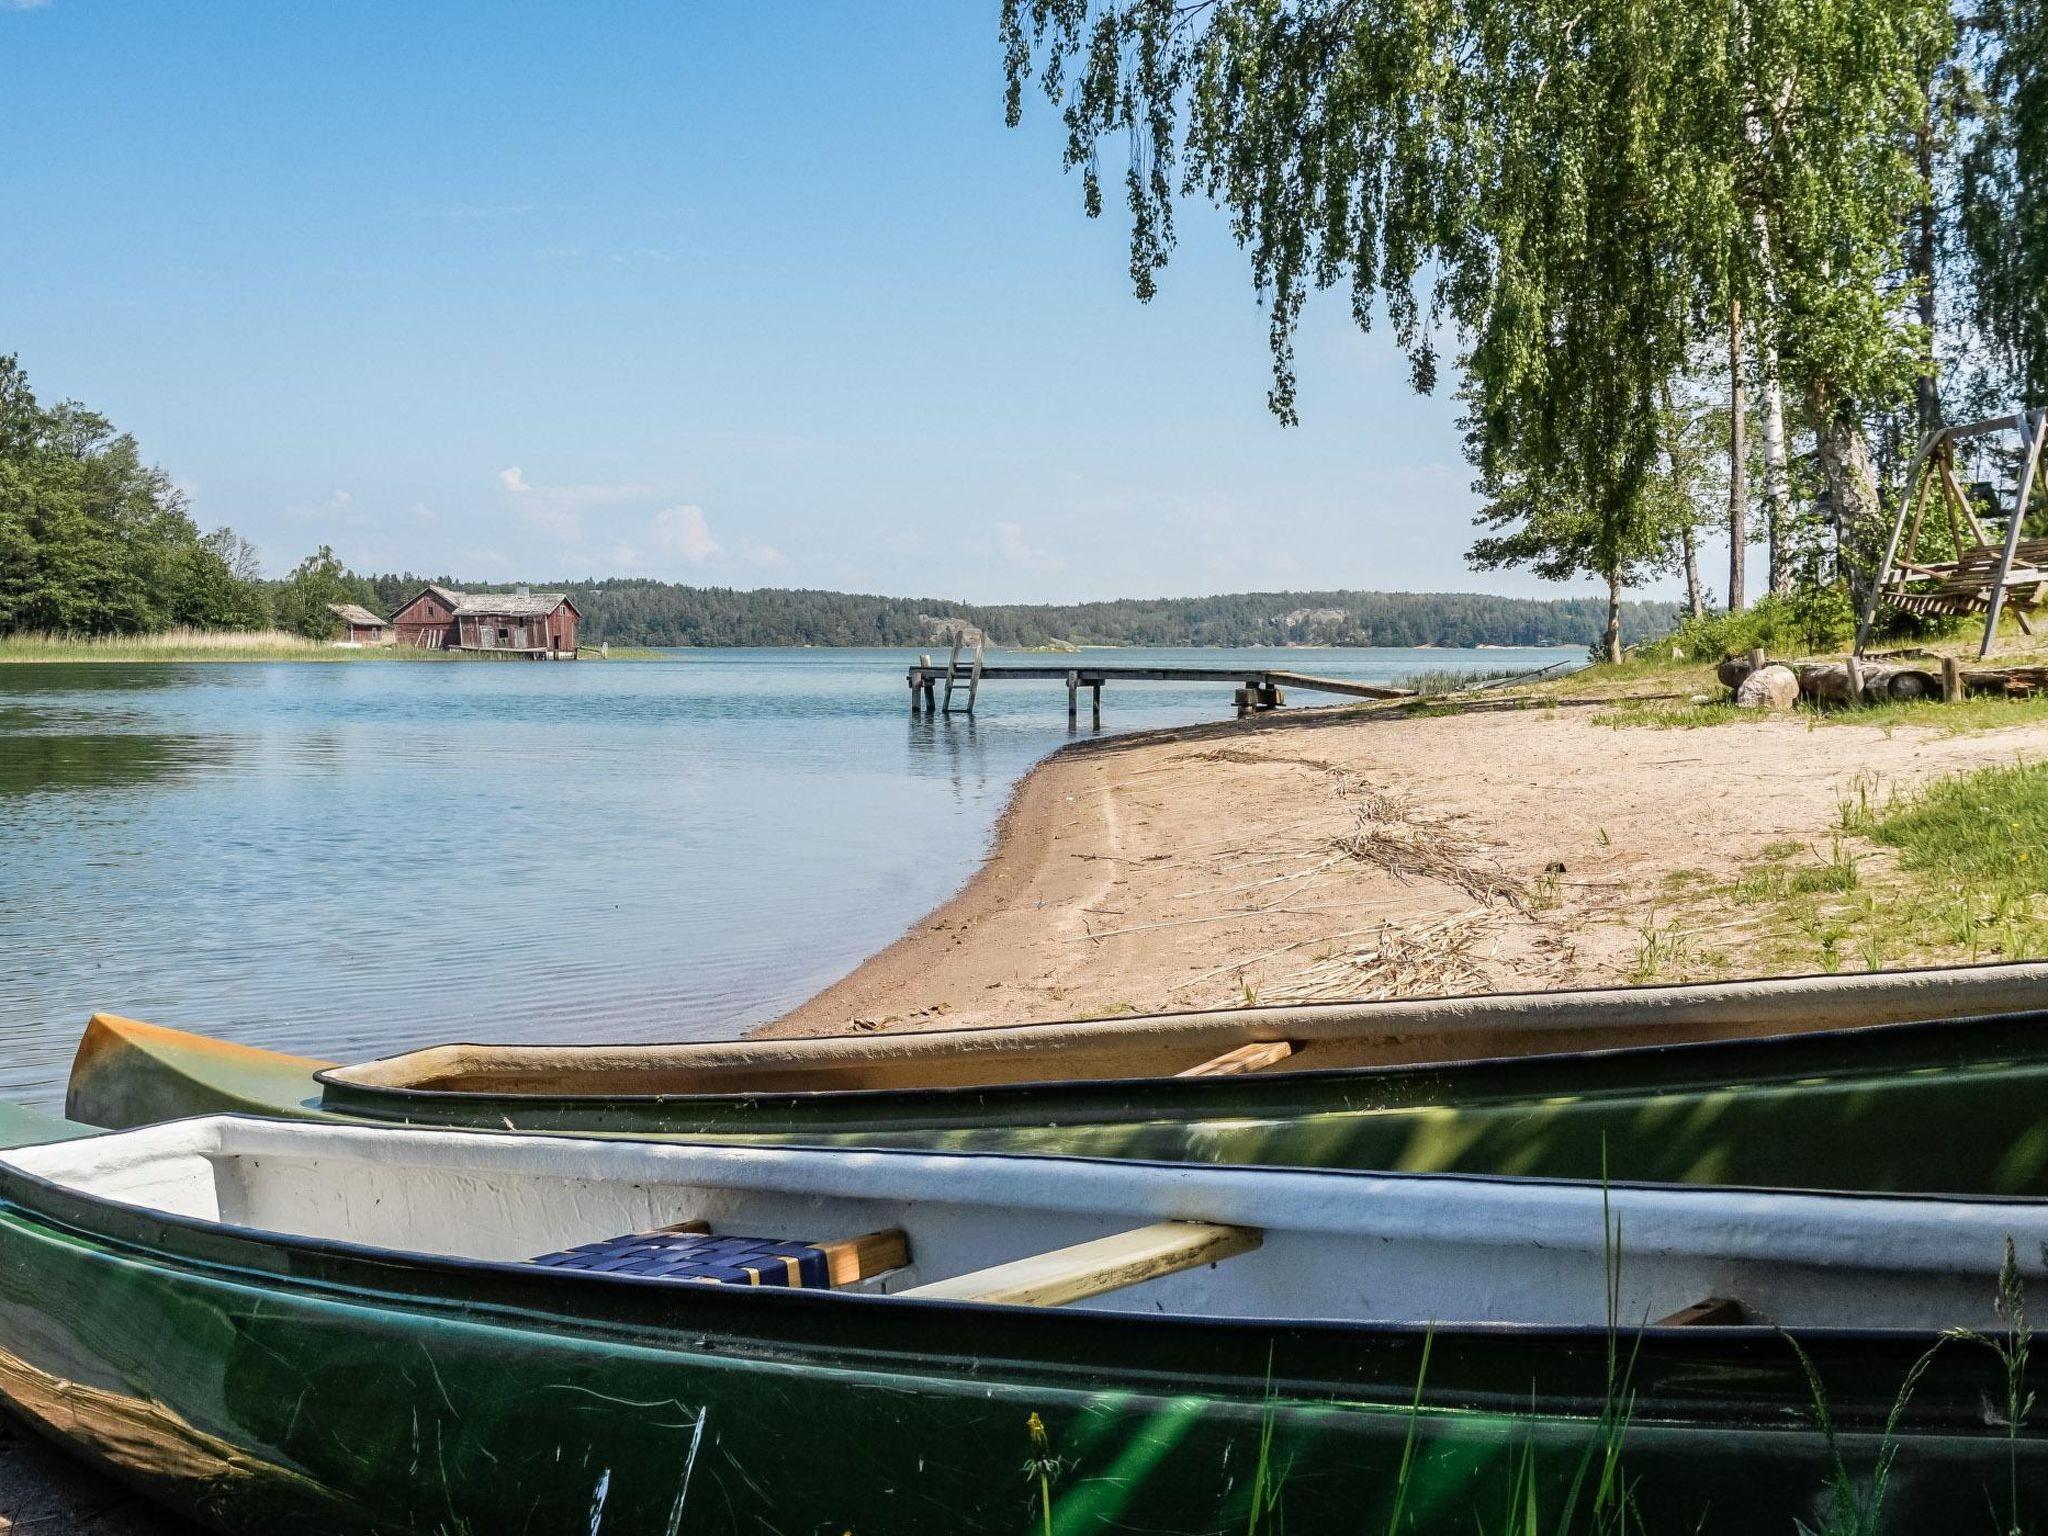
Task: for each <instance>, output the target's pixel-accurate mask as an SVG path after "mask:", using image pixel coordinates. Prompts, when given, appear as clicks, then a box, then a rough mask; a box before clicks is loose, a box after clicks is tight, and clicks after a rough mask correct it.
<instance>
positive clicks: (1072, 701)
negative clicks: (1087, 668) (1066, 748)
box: [1067, 672, 1081, 725]
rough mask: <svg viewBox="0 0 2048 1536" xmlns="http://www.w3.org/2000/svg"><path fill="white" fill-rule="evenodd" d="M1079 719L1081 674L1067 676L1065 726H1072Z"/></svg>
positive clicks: (1070, 673) (1071, 673)
mask: <svg viewBox="0 0 2048 1536" xmlns="http://www.w3.org/2000/svg"><path fill="white" fill-rule="evenodd" d="M1080 718H1081V674H1080V673H1078V672H1069V673H1068V674H1067V724H1069V725H1072V724H1073V723H1074V722H1075V721H1077V720H1079V719H1080Z"/></svg>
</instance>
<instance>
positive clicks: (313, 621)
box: [271, 544, 359, 640]
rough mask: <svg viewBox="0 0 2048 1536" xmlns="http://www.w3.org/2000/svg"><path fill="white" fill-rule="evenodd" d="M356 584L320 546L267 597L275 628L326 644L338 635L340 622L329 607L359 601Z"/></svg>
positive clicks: (344, 567) (327, 550) (343, 567)
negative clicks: (322, 641) (273, 614)
mask: <svg viewBox="0 0 2048 1536" xmlns="http://www.w3.org/2000/svg"><path fill="white" fill-rule="evenodd" d="M358 589H359V583H358V582H357V581H356V579H355V577H353V576H351V575H350V574H349V571H348V568H347V567H346V566H344V565H343V564H342V563H341V562H340V561H339V560H337V559H336V558H335V556H334V551H333V550H331V549H329V548H328V547H327V546H326V545H325V544H322V545H321V546H320V548H319V549H318V550H316V551H315V552H314V553H312V554H310V555H308V556H306V558H305V559H303V560H301V561H300V562H299V563H298V565H297V566H296V567H294V568H293V570H292V573H291V575H289V576H287V577H286V578H285V579H284V581H283V583H282V584H281V585H280V586H279V587H278V588H277V590H276V592H275V593H273V594H272V596H271V607H272V609H273V611H275V613H276V614H277V622H278V626H279V628H281V629H288V630H290V631H291V632H292V633H293V634H297V635H304V636H306V637H307V638H308V639H309V640H330V639H332V638H333V637H334V636H335V635H337V634H338V633H340V631H341V621H340V620H339V619H337V618H336V617H335V616H334V614H333V612H332V610H331V609H330V608H329V607H328V605H329V604H330V603H353V602H357V601H359V598H358V597H357V592H358Z"/></svg>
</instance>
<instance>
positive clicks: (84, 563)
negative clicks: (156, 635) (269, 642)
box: [0, 357, 270, 635]
mask: <svg viewBox="0 0 2048 1536" xmlns="http://www.w3.org/2000/svg"><path fill="white" fill-rule="evenodd" d="M221 537H222V536H221V535H215V536H214V537H213V538H211V539H202V538H201V537H200V535H199V530H198V528H197V527H195V526H194V524H193V522H192V519H191V517H190V516H188V515H187V513H186V510H185V499H184V497H183V496H182V495H181V494H180V493H179V491H178V490H177V488H176V487H175V486H173V485H172V484H171V482H170V479H169V477H168V476H167V475H165V474H164V472H163V471H162V470H160V469H156V468H153V467H151V466H150V465H147V464H145V463H143V461H142V457H141V454H140V452H139V451H138V450H137V448H136V446H135V440H134V439H133V438H131V437H127V436H124V435H121V434H118V433H116V432H115V431H114V429H113V427H112V425H111V424H110V423H109V422H108V421H107V420H106V418H105V417H103V416H99V415H96V414H95V413H93V412H91V411H88V410H86V409H85V408H84V407H83V406H81V405H77V404H75V403H73V402H69V401H66V402H63V403H61V404H58V405H55V406H47V407H46V406H43V405H41V404H40V403H39V402H38V401H37V400H36V397H35V394H34V392H33V391H32V390H31V389H30V388H29V384H28V378H27V375H26V374H25V373H23V371H22V369H21V366H20V364H19V363H18V362H17V361H16V360H15V359H14V358H13V357H0V635H7V634H12V633H15V632H18V631H45V632H51V633H62V634H79V635H108V634H141V633H151V632H155V631H158V630H163V629H166V628H168V627H169V626H171V625H174V624H184V625H194V626H203V627H208V628H224V629H253V628H260V627H262V626H264V625H267V624H268V623H269V621H270V614H269V606H268V604H267V603H266V602H265V600H264V595H263V593H262V590H261V589H260V588H259V587H258V586H257V585H256V583H255V582H254V581H253V580H251V579H250V577H249V576H248V575H247V574H246V573H244V572H241V571H238V570H237V569H236V567H235V566H234V564H233V563H231V561H230V559H229V558H228V556H227V553H225V552H224V550H225V546H224V545H223V544H222V543H221V542H220V540H221ZM228 537H230V538H231V537H232V536H231V535H229V536H228Z"/></svg>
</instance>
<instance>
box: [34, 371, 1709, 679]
mask: <svg viewBox="0 0 2048 1536" xmlns="http://www.w3.org/2000/svg"><path fill="white" fill-rule="evenodd" d="M429 580H434V581H441V582H445V583H446V584H448V585H450V586H455V587H474V588H475V589H476V590H479V591H489V590H491V589H492V588H494V587H495V588H500V589H502V588H503V587H505V586H506V585H507V584H506V583H504V582H477V583H470V582H465V581H461V580H453V581H450V580H449V578H447V577H445V576H437V577H426V576H420V575H415V574H413V573H411V572H405V573H403V574H388V575H373V576H365V575H360V574H358V573H357V572H354V571H351V570H349V569H348V568H347V567H346V566H344V565H343V564H342V562H341V561H340V560H339V559H337V558H336V557H335V555H334V552H333V551H332V550H330V549H328V548H327V547H326V546H324V545H323V546H322V547H321V548H320V549H318V550H317V551H315V552H314V553H313V554H311V555H308V556H307V557H306V558H305V559H304V560H302V561H300V562H299V564H298V565H297V566H296V567H295V568H294V569H293V570H292V572H291V573H290V575H288V576H286V577H284V578H283V579H281V580H276V579H265V578H264V576H263V575H262V573H261V571H260V570H259V568H258V561H257V552H256V549H255V546H254V545H252V544H251V543H250V542H249V541H248V540H247V539H245V538H242V537H241V536H240V535H238V534H236V533H235V532H234V531H233V530H232V529H229V528H219V529H215V530H214V531H213V532H211V533H204V534H202V533H201V531H200V529H199V525H198V524H197V523H195V522H194V521H193V519H192V516H191V514H190V511H189V509H188V508H187V506H186V499H185V496H184V494H183V493H182V492H181V491H180V490H179V489H178V487H177V486H176V485H175V484H174V483H173V482H172V480H171V478H170V476H169V475H167V474H166V473H164V471H162V470H161V469H157V468H155V467H154V466H152V465H150V464H149V463H147V462H146V461H145V460H144V459H143V457H142V455H141V453H140V451H139V450H138V449H137V447H136V444H135V441H134V439H133V438H131V437H128V436H127V435H126V434H124V433H121V432H119V431H117V430H116V429H115V428H114V427H113V425H112V424H111V423H110V422H108V420H107V419H106V418H105V417H104V416H101V415H99V414H98V413H96V412H93V411H90V410H87V409H86V408H85V407H84V406H82V405H79V404H77V403H75V402H72V401H64V402H61V403H59V404H56V405H48V406H46V405H44V404H42V403H41V402H40V401H38V400H37V399H36V397H35V394H34V392H33V391H32V390H31V389H30V388H29V385H28V379H27V376H26V375H25V374H24V373H23V372H22V370H21V367H20V364H19V363H18V362H17V361H16V360H15V359H14V358H12V357H0V635H7V634H12V633H16V632H19V631H46V632H50V633H56V634H75V635H117V634H147V633H152V632H156V631H160V630H163V629H166V628H168V627H170V626H172V625H189V626H192V627H195V628H200V629H261V628H264V627H266V626H271V625H275V626H278V627H280V628H283V629H288V630H292V631H295V632H297V633H299V634H303V635H308V636H311V637H313V638H316V639H319V638H328V637H331V636H333V635H334V634H335V633H336V632H337V630H338V627H339V626H338V624H337V622H336V620H335V618H334V615H333V613H332V612H331V611H330V607H329V605H330V604H334V603H346V602H357V603H361V604H363V605H364V606H365V607H368V608H372V609H374V610H376V611H377V612H378V613H380V614H383V615H385V616H386V617H388V616H389V615H390V614H391V613H392V612H393V611H394V610H395V609H397V607H398V606H399V605H400V604H401V603H403V602H404V601H405V600H406V599H407V598H408V597H411V596H412V595H413V594H414V593H416V592H417V591H419V589H420V588H421V587H422V586H424V585H426V583H427V582H428V581H429ZM535 585H536V586H537V587H543V588H544V589H546V590H550V591H553V590H567V591H568V592H570V593H571V594H572V595H573V596H574V597H575V600H576V606H577V607H578V608H579V609H581V610H582V613H583V616H584V627H583V638H584V639H585V640H586V641H587V642H589V643H593V644H594V643H597V642H599V641H606V640H609V641H614V642H617V643H619V644H625V645H690V646H737V645H890V646H912V645H915V646H927V645H935V644H936V643H937V642H936V639H935V637H934V633H933V631H934V621H936V620H947V619H952V620H965V621H966V622H967V623H969V624H973V625H975V626H977V627H979V628H980V629H982V630H984V631H985V632H986V633H987V634H988V636H989V638H990V639H991V640H993V641H994V642H995V643H996V644H998V645H1009V646H1029V645H1048V644H1053V643H1056V642H1062V641H1064V642H1071V643H1073V644H1077V645H1285V644H1296V645H1301V644H1317V645H1442V646H1464V645H1585V644H1590V643H1591V642H1592V641H1593V640H1594V638H1595V637H1596V636H1598V634H1599V633H1600V628H1601V624H1602V621H1603V617H1604V604H1603V603H1602V602H1601V601H1600V600H1598V599H1594V598H1561V599H1556V600H1552V601H1540V600H1537V599H1533V598H1521V597H1490V596H1486V595H1484V594H1480V593H1468V592H1435V593H1431V592H1240V593H1233V594H1230V595H1228V596H1223V597H1177V598H1150V599H1125V600H1123V601H1120V602H1113V603H1076V604H1068V605H1050V604H991V605H980V604H970V603H957V602H951V601H947V600H944V599H940V598H899V597H870V596H862V595H858V594H853V593H846V592H813V591H775V590H768V589H764V590H760V591H751V592H743V591H737V590H735V589H733V588H730V587H687V586H678V585H673V584H671V583H668V582H661V581H649V580H645V579H640V578H634V579H627V578H615V579H611V580H606V581H580V582H563V583H536V584H535ZM1626 610H1627V611H1626V621H1627V623H1628V625H1629V626H1630V628H1631V630H1632V631H1633V632H1634V633H1637V634H1662V633H1665V632H1668V631H1669V630H1670V629H1671V628H1672V627H1673V626H1674V625H1675V624H1676V622H1677V618H1678V607H1677V605H1676V604H1674V603H1630V604H1627V605H1626Z"/></svg>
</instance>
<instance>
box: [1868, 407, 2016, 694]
mask: <svg viewBox="0 0 2048 1536" xmlns="http://www.w3.org/2000/svg"><path fill="white" fill-rule="evenodd" d="M1995 432H2017V433H2019V435H2020V442H2021V444H2022V445H2023V446H2024V447H2025V449H2026V467H2025V468H2024V469H2022V470H2021V472H2020V479H2019V485H2018V487H2017V489H2016V490H2015V492H2014V496H2013V506H2012V520H2011V523H2010V525H2009V526H2008V527H2007V528H2006V530H2005V542H2004V544H2003V546H2002V547H2000V548H1997V549H1994V548H1993V546H1992V544H1991V539H1990V536H1989V535H1988V534H1987V532H1986V531H1985V528H1984V525H1983V524H1982V523H1981V522H1979V521H1978V520H1977V514H1976V510H1975V509H1974V508H1973V507H1972V506H1971V505H1970V499H1969V497H1968V496H1967V495H1965V494H1964V492H1963V488H1962V485H1961V484H1960V483H1959V482H1958V481H1957V479H1956V471H1955V445H1956V444H1957V443H1959V442H1963V441H1966V440H1967V439H1970V438H1973V437H1988V436H1990V435H1991V434H1993V433H1995ZM2044 437H2048V410H2020V411H2015V412H2013V413H2012V414H2011V415H2010V416H1992V417H1988V418H1986V419H1985V420H1983V421H1972V422H1966V423H1964V424H1962V425H1959V426H1953V427H1938V428H1936V429H1935V430H1934V431H1932V432H1929V433H1927V434H1926V435H1925V436H1924V437H1922V438H1921V439H1920V446H1919V448H1918V449H1916V450H1915V451H1914V454H1913V462H1912V464H1911V465H1910V466H1909V467H1908V469H1907V471H1906V494H1905V495H1904V496H1902V497H1900V498H1899V511H1898V515H1897V516H1896V517H1895V518H1893V519H1892V533H1891V538H1890V539H1889V540H1888V541H1887V542H1886V544H1885V549H1884V559H1883V561H1881V562H1880V563H1879V565H1878V568H1877V580H1876V581H1874V582H1872V583H1871V587H1870V595H1869V597H1867V598H1866V599H1865V600H1864V604H1863V613H1862V615H1861V616H1860V618H1859V619H1858V620H1857V624H1856V648H1855V651H1854V653H1853V654H1855V655H1857V656H1861V655H1862V654H1863V647H1864V645H1865V643H1866V642H1868V640H1869V639H1870V630H1871V626H1872V625H1873V624H1874V623H1876V621H1877V605H1878V604H1879V603H1880V602H1886V603H1890V604H1891V605H1892V606H1893V607H1896V608H1899V609H1901V610H1902V611H1904V612H1908V613H1926V614H1937V613H1946V614H1955V615H1961V614H1968V613H1973V612H1975V611H1976V609H1977V608H1978V606H1979V605H1982V606H1983V607H1984V609H1985V615H1984V639H1983V643H1982V644H1980V645H1979V646H1978V647H1977V656H1978V659H1979V660H1981V659H1983V658H1984V657H1985V656H1988V655H1989V654H1990V653H1991V646H1992V644H1993V642H1994V641H1995V640H1996V639H1997V638H1998V619H1999V615H2000V614H2001V613H2002V612H2003V611H2004V608H2005V605H2006V601H2007V597H2008V593H2010V592H2012V590H2013V588H2014V585H2015V584H2014V582H2013V564H2014V560H2015V557H2017V556H2018V555H2019V553H2020V547H2021V541H2020V529H2021V525H2022V524H2024V523H2025V522H2026V516H2027V504H2028V503H2029V502H2030V501H2031V500H2032V499H2033V494H2034V477H2035V475H2036V474H2037V473H2038V472H2039V470H2040V465H2041V450H2042V443H2043V439H2044ZM1936 483H1938V484H1939V486H1940V490H1939V492H1938V494H1939V495H1940V497H1941V500H1942V506H1943V508H1944V510H1946V512H1947V513H1948V523H1949V530H1950V532H1951V534H1952V535H1953V536H1954V538H1955V543H1956V547H1957V549H1958V550H1962V554H1961V555H1960V556H1959V558H1957V559H1955V560H1951V561H1942V562H1937V563H1934V564H1927V565H1923V564H1921V563H1920V562H1919V560H1918V558H1917V556H1918V554H1919V549H1920V522H1921V518H1922V516H1923V515H1924V514H1925V512H1926V510H1927V495H1928V490H1929V487H1930V486H1931V485H1934V484H1936ZM1966 524H1967V526H1968V528H1969V531H1970V533H1971V535H1972V536H1973V537H1974V538H1975V539H1976V544H1975V545H1974V546H1973V547H1972V548H1969V549H1964V548H1963V528H1964V525H1966ZM1902 541H1903V543H1904V544H1905V554H1904V555H1903V556H1902V555H1901V554H1900V553H1899V546H1900V543H1901V542H1902ZM2035 542H2036V543H2038V544H2041V545H2042V546H2043V548H2042V552H2043V554H2044V555H2048V540H2037V541H2035ZM2031 553H2032V552H2031V551H2030V555H2031ZM1993 555H1995V556H1996V557H1997V565H1996V568H1995V569H1991V568H1990V557H1991V556H1993ZM1980 572H1981V573H1983V574H1982V575H1980V574H1979V573H1980ZM1984 575H1988V576H1989V578H1990V580H1989V584H1988V594H1987V591H1986V582H1985V581H1984V579H1983V577H1984ZM1927 579H1931V580H1934V581H1936V582H1938V583H1940V585H1939V586H1937V587H1936V588H1935V590H1933V591H1931V592H1909V591H1907V590H1906V584H1907V583H1908V582H1910V581H1915V580H1927ZM2017 586H2018V587H2019V588H2020V589H2023V590H2024V591H2025V594H2026V595H2025V596H2024V597H2020V596H2014V597H2013V598H2012V611H2013V617H2015V618H2016V619H2018V620H2019V623H2020V628H2021V629H2022V630H2024V631H2025V632H2026V633H2027V634H2029V635H2031V634H2032V633H2033V632H2034V627H2033V625H2031V624H2030V623H2028V622H2027V615H2026V610H2027V609H2028V608H2031V607H2033V606H2034V605H2035V604H2037V603H2038V602H2040V600H2041V596H2042V592H2043V589H2044V588H2048V569H2044V568H2042V567H2040V566H2037V565H2036V563H2035V561H2034V560H2033V559H2032V558H2029V560H2028V561H2027V566H2026V569H2025V571H2024V572H2023V573H2022V575H2021V577H2020V580H2019V582H2018V583H2017Z"/></svg>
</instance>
